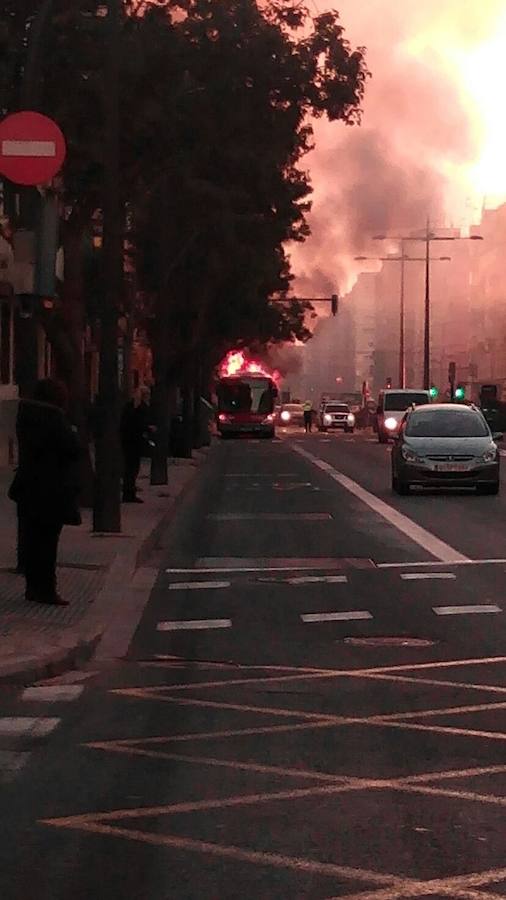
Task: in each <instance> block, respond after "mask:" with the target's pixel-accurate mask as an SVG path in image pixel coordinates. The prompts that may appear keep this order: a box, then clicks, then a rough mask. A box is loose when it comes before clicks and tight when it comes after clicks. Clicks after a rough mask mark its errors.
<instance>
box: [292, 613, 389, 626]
mask: <svg viewBox="0 0 506 900" xmlns="http://www.w3.org/2000/svg"><path fill="white" fill-rule="evenodd" d="M301 619H302V621H303V622H305V623H306V624H309V625H311V624H314V623H316V622H352V621H354V620H355V619H356V620H357V621H358V620H359V619H372V615H371V613H370V612H369V611H368V610H366V609H350V610H348V611H347V612H330V613H306V614H305V615H302V616H301Z"/></svg>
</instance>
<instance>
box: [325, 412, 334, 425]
mask: <svg viewBox="0 0 506 900" xmlns="http://www.w3.org/2000/svg"><path fill="white" fill-rule="evenodd" d="M323 421H324V422H325V425H330V424H331V422H332V416H329V414H328V413H325V415H324V417H323Z"/></svg>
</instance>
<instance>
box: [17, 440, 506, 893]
mask: <svg viewBox="0 0 506 900" xmlns="http://www.w3.org/2000/svg"><path fill="white" fill-rule="evenodd" d="M389 452H390V451H389V448H388V447H385V446H382V445H379V444H377V443H376V442H375V441H374V439H373V437H372V435H370V434H355V435H353V436H352V435H342V434H337V435H312V436H307V437H305V436H304V435H302V434H294V433H289V432H285V433H283V434H281V435H280V439H279V440H277V441H274V442H268V441H252V440H240V441H226V442H221V443H219V444H218V445H217V446H216V447H215V448H214V449H213V451H212V453H211V456H210V461H209V464H208V465H207V466H206V468H205V469H204V470H203V472H202V473H201V475H200V480H199V481H198V483H197V484H196V486H195V488H194V490H193V492H192V493H191V494H190V495H189V497H188V499H187V502H186V503H185V505H184V506H183V507H182V508H181V509H180V511H179V513H178V517H177V520H176V522H175V523H174V524H173V526H172V528H171V531H170V535H166V536H165V538H164V539H163V540H162V543H161V546H160V548H159V549H158V550H157V551H156V553H155V555H154V556H153V559H152V560H151V563H150V565H151V568H153V567H155V566H156V568H157V570H158V571H157V576H156V583H155V587H154V589H153V591H152V593H151V597H150V599H149V602H148V603H147V605H146V607H145V610H144V614H143V616H142V619H141V621H140V624H139V627H138V628H137V629H136V631H135V634H134V636H133V639H132V641H131V643H130V646H129V649H128V653H127V655H126V656H125V657H124V658H122V659H115V658H114V657H115V653H114V635H112V636H111V637H110V640H109V642H108V643H107V642H106V644H107V646H109V647H110V648H112V649H111V651H110V656H111V658H107V654H104V653H102V654H101V656H100V657H99V658H98V659H96V660H94V661H93V662H92V663H91V664H90V665H89V667H88V668H87V669H85V670H84V671H83V672H77V673H71V674H70V675H68V676H66V677H63V678H60V679H57V680H55V681H54V682H51V683H50V684H47V685H42V686H38V687H36V688H35V689H33V688H32V689H29V690H28V691H26V692H23V693H22V692H21V691H3V692H2V701H1V703H2V707H1V710H0V713H1V715H0V779H2V780H3V782H4V784H3V787H2V790H1V795H0V796H1V802H0V809H1V814H2V841H1V845H0V897H1V900H70V898H71V900H89V898H93V900H134V898H135V900H169V898H170V900H172V898H177V900H179V898H181V900H183V898H184V900H186V898H187V900H197V898H205V900H232V898H234V900H235V898H244V900H263V898H266V900H267V898H268V900H279V898H283V900H284V898H286V900H298V898H311V900H331V898H341V897H347V898H348V900H397V898H399V900H401V898H424V897H431V898H436V900H438V898H443V897H450V898H463V900H490V898H492V900H494V898H500V897H502V898H504V897H506V852H505V851H506V830H505V812H506V810H505V806H506V597H505V582H506V485H505V488H504V490H503V494H502V496H501V495H499V496H498V497H478V496H475V495H474V494H472V493H460V494H459V493H457V494H455V493H443V494H441V493H435V492H434V493H430V494H427V493H414V494H412V495H411V496H409V497H402V498H400V497H396V496H394V495H392V494H391V492H390V459H389ZM142 574H143V573H140V577H141V580H142ZM144 574H145V575H146V578H147V581H149V578H148V577H147V576H149V572H146V573H144Z"/></svg>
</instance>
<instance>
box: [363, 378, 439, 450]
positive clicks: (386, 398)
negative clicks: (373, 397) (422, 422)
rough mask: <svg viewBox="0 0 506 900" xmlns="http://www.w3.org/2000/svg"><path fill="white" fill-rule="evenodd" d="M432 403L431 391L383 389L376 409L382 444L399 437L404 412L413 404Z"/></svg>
mask: <svg viewBox="0 0 506 900" xmlns="http://www.w3.org/2000/svg"><path fill="white" fill-rule="evenodd" d="M427 403H430V391H415V390H409V389H405V388H392V389H390V388H388V389H387V390H384V391H381V392H380V395H379V398H378V408H377V410H376V431H377V432H378V441H379V442H380V444H386V443H388V441H389V440H392V439H393V438H395V437H397V435H398V433H399V426H400V424H401V422H402V420H403V418H404V414H405V412H406V410H407V409H409V407H411V406H424V405H425V404H427Z"/></svg>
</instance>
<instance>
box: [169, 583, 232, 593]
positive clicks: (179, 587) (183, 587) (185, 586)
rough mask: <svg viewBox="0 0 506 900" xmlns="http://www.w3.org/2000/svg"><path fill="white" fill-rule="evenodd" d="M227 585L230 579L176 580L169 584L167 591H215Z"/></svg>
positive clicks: (227, 586) (228, 585)
mask: <svg viewBox="0 0 506 900" xmlns="http://www.w3.org/2000/svg"><path fill="white" fill-rule="evenodd" d="M229 587H230V581H177V582H174V584H169V591H205V590H215V591H216V590H221V589H224V588H229Z"/></svg>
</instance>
